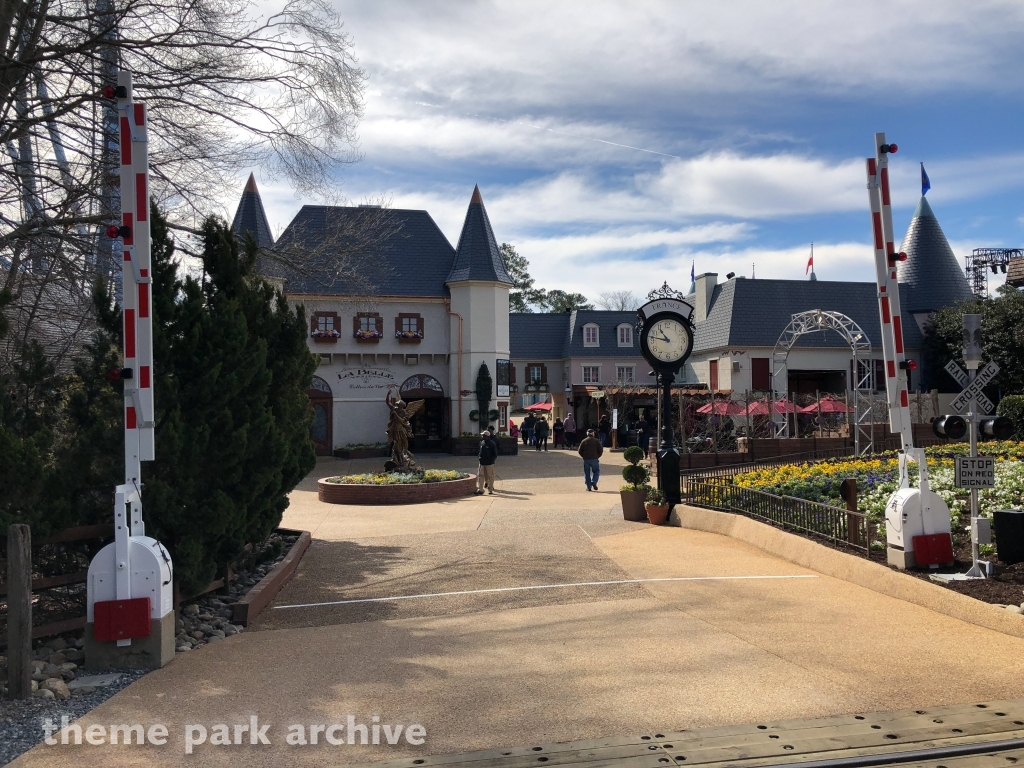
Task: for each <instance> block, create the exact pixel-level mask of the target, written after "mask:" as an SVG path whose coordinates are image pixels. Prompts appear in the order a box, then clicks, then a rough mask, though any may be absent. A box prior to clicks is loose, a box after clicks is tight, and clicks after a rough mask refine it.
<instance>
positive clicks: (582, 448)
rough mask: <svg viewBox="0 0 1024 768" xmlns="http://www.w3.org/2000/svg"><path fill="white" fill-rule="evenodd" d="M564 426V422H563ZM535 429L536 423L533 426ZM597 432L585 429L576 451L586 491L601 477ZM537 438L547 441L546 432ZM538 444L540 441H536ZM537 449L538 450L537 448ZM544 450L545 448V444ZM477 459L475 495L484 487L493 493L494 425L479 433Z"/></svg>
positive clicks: (495, 453)
mask: <svg viewBox="0 0 1024 768" xmlns="http://www.w3.org/2000/svg"><path fill="white" fill-rule="evenodd" d="M540 421H542V422H544V423H545V424H546V423H547V420H546V419H543V418H542V419H540ZM563 427H564V423H563ZM534 429H536V425H535V426H534ZM597 434H598V433H597V432H596V431H595V430H593V429H588V430H587V436H586V437H585V438H583V440H581V441H580V444H579V448H577V453H579V455H580V458H582V459H583V479H584V481H585V482H586V484H587V490H588V491H596V490H597V481H598V480H599V479H600V477H601V461H600V459H601V456H602V455H603V454H604V445H603V443H602V441H601V440H600V439H598V437H597ZM536 439H539V440H543V441H545V443H546V441H547V433H546V431H544V432H543V435H542V436H541V437H539V438H536ZM538 445H540V443H538ZM537 450H540V448H538V449H537ZM544 450H545V451H546V450H547V446H546V445H545V447H544ZM477 460H478V462H479V464H480V466H479V467H478V468H477V474H476V491H475V493H476V495H477V496H483V494H484V489H485V488H486V489H487V493H489V494H493V493H494V465H495V463H496V462H497V460H498V438H497V436H495V434H494V427H488V428H487V431H486V432H481V433H480V446H479V448H478V450H477Z"/></svg>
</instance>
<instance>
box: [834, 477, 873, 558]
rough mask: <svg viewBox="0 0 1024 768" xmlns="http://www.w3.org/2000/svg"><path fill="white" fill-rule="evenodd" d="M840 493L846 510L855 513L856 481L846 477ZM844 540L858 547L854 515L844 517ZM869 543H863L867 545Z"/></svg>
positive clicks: (855, 517) (858, 533)
mask: <svg viewBox="0 0 1024 768" xmlns="http://www.w3.org/2000/svg"><path fill="white" fill-rule="evenodd" d="M840 493H841V495H842V497H843V501H845V502H846V509H847V510H848V511H850V512H856V511H857V480H856V479H855V478H852V477H848V478H846V479H845V480H843V484H842V487H841V488H840ZM846 540H847V541H848V542H849V543H850V544H853V545H854V546H855V547H859V546H860V525H859V524H858V523H857V516H856V515H847V516H846ZM869 543H870V542H865V544H869Z"/></svg>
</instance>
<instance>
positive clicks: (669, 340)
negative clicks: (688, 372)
mask: <svg viewBox="0 0 1024 768" xmlns="http://www.w3.org/2000/svg"><path fill="white" fill-rule="evenodd" d="M645 333H646V335H647V348H648V349H649V350H650V351H651V354H652V355H654V357H655V358H656V359H658V360H660V361H661V362H663V363H674V362H676V361H677V360H679V361H682V360H683V358H684V357H686V353H687V352H688V351H689V347H690V334H689V333H688V331H687V329H686V328H684V327H683V324H682V323H680V322H679V321H678V320H672V319H671V318H666V319H662V320H659V321H657V322H656V323H654V325H652V326H650V328H647V329H645Z"/></svg>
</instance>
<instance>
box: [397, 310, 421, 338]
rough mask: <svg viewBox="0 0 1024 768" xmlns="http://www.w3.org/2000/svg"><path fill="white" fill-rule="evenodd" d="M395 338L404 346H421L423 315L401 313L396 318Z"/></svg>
mask: <svg viewBox="0 0 1024 768" xmlns="http://www.w3.org/2000/svg"><path fill="white" fill-rule="evenodd" d="M395 338H396V339H398V341H399V343H402V344H419V343H420V342H421V341H422V340H423V315H419V314H416V313H413V312H401V313H400V314H399V315H398V317H396V318H395Z"/></svg>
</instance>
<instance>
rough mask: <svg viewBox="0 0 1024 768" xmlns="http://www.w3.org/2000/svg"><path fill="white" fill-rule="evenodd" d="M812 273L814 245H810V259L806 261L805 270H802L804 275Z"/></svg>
mask: <svg viewBox="0 0 1024 768" xmlns="http://www.w3.org/2000/svg"><path fill="white" fill-rule="evenodd" d="M813 271H814V243H811V258H809V259H808V260H807V269H805V270H804V274H805V275H806V274H807V273H808V272H813Z"/></svg>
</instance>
